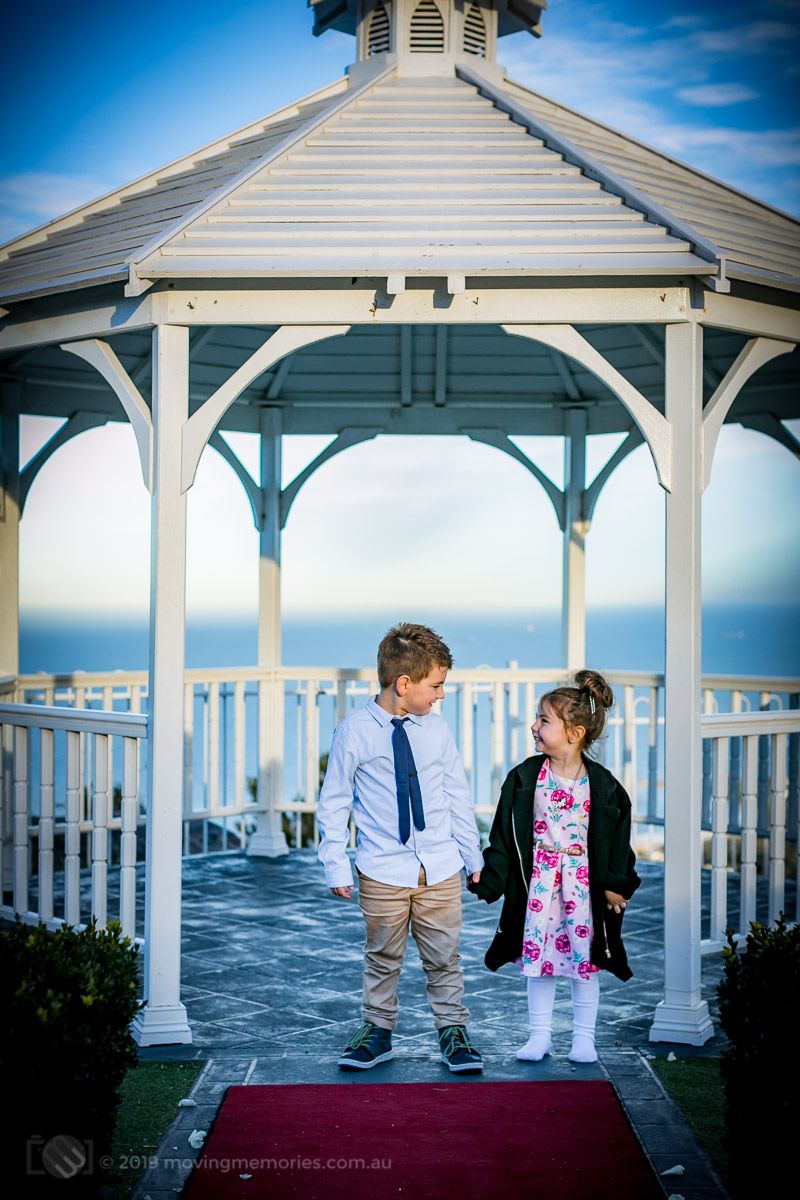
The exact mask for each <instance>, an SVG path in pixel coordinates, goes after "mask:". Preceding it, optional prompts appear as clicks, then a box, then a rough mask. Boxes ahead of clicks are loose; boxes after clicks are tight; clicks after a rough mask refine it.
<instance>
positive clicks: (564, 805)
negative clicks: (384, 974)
mask: <svg viewBox="0 0 800 1200" xmlns="http://www.w3.org/2000/svg"><path fill="white" fill-rule="evenodd" d="M574 803H575V797H574V796H569V795H568V796H567V798H566V800H562V801H561V807H562V808H572V806H573V804H574Z"/></svg>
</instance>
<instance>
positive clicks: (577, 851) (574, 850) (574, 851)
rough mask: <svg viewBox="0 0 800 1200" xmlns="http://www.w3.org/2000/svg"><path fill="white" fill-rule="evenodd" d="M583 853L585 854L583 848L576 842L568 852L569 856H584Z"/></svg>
mask: <svg viewBox="0 0 800 1200" xmlns="http://www.w3.org/2000/svg"><path fill="white" fill-rule="evenodd" d="M582 853H583V846H579V845H578V843H577V842H574V843H573V845H571V846H570V848H569V850H568V851H567V854H582Z"/></svg>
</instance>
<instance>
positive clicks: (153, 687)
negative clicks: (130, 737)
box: [133, 325, 192, 1046]
mask: <svg viewBox="0 0 800 1200" xmlns="http://www.w3.org/2000/svg"><path fill="white" fill-rule="evenodd" d="M188 415H189V331H188V329H186V328H184V327H178V326H172V325H164V326H159V327H157V328H156V329H155V330H154V331H153V498H152V503H151V524H150V700H149V723H148V749H149V769H148V789H149V794H148V803H147V859H146V884H145V981H144V995H145V1001H146V1007H145V1008H143V1009H142V1010H141V1012H139V1013H138V1015H137V1016H136V1018H135V1019H134V1022H133V1035H134V1038H135V1039H136V1041H137V1042H138V1043H139V1045H141V1046H156V1045H169V1044H172V1043H175V1042H191V1040H192V1035H191V1031H190V1029H189V1022H188V1020H187V1017H186V1009H185V1008H184V1006H183V1004H181V999H180V986H181V971H180V962H181V832H182V817H183V814H182V804H183V701H184V680H183V676H184V665H185V623H186V622H185V599H186V494H185V493H182V492H181V430H182V427H183V425H184V423H185V422H186V420H187V418H188Z"/></svg>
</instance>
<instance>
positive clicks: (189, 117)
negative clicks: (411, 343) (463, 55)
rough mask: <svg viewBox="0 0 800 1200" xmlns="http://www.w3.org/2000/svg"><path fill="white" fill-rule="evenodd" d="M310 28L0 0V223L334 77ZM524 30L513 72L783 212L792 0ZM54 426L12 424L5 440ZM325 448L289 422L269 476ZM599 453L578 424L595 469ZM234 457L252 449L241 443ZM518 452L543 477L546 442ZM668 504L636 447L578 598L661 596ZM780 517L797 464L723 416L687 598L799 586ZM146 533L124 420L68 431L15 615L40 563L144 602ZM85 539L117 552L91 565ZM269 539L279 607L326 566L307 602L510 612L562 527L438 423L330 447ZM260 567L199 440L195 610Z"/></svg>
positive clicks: (615, 484)
mask: <svg viewBox="0 0 800 1200" xmlns="http://www.w3.org/2000/svg"><path fill="white" fill-rule="evenodd" d="M311 23H312V17H311V14H310V13H309V12H308V10H307V9H306V6H305V4H304V3H303V0H284V2H283V3H274V2H269V0H266V2H262V3H249V4H246V3H245V4H237V3H235V2H232V3H229V4H227V5H224V6H222V5H218V4H212V3H210V2H209V0H195V2H194V3H191V4H188V3H168V4H163V3H162V4H158V5H156V4H155V3H152V2H151V0H141V2H140V3H138V4H137V5H135V6H125V7H124V8H123V7H114V6H109V5H107V4H105V3H104V4H100V3H82V4H81V3H79V4H77V5H75V6H71V7H67V6H64V5H62V4H54V3H45V4H39V5H35V6H34V5H29V6H27V7H24V6H15V11H14V13H13V16H12V17H11V18H10V24H11V28H10V29H9V28H8V26H9V19H7V22H6V30H7V34H8V37H7V44H8V47H9V49H8V52H7V55H6V62H5V63H4V74H5V80H4V84H5V86H4V92H5V95H6V96H14V97H17V98H18V99H17V103H16V104H15V107H14V112H13V119H8V114H7V119H6V121H5V123H4V127H3V130H2V135H1V136H0V147H1V150H0V162H1V163H2V174H0V240H6V239H9V238H11V237H14V236H16V235H17V234H19V233H22V232H24V231H26V230H27V229H29V228H32V227H33V226H35V225H38V224H41V223H42V222H43V221H46V220H49V219H50V218H52V217H54V216H58V215H59V214H60V213H62V212H64V211H66V210H68V209H70V208H72V207H74V206H76V205H78V204H80V203H83V202H84V201H87V200H90V199H92V198H94V197H95V196H97V195H99V194H102V193H103V192H105V191H108V190H110V189H112V188H114V187H117V186H119V185H121V184H123V183H125V182H127V181H129V180H131V179H134V178H136V177H137V176H139V175H141V174H143V173H145V172H147V171H150V170H152V169H153V168H154V167H157V166H158V165H161V164H163V163H166V162H168V161H170V160H171V159H174V158H177V157H178V156H180V155H182V154H185V153H186V152H188V151H191V150H192V149H194V148H196V147H200V146H202V145H204V144H206V143H208V142H211V141H213V140H214V139H216V138H218V137H220V136H222V135H224V134H226V133H229V132H231V131H232V130H233V129H236V128H238V127H240V126H243V125H246V124H248V123H250V122H252V121H254V120H255V119H256V118H257V117H259V116H261V115H264V114H266V113H268V112H269V111H271V110H272V109H274V108H277V107H279V106H280V105H282V104H285V103H286V102H288V101H290V100H292V99H295V98H299V97H301V96H302V95H304V94H307V93H308V92H311V91H313V90H315V89H316V88H317V87H319V86H322V85H323V84H325V83H328V82H330V81H332V80H334V79H335V78H337V77H338V76H339V75H340V74H341V73H342V70H343V68H344V67H345V65H346V64H347V63H348V62H350V61H351V59H352V57H353V54H354V44H353V41H352V39H350V38H348V37H346V36H343V35H339V34H335V33H334V34H326V35H325V36H323V37H322V38H319V39H315V38H313V37H312V36H311ZM543 26H544V36H543V38H542V39H541V40H539V41H535V40H534V39H532V38H530V37H528V36H527V35H515V36H514V37H511V38H506V39H504V40H503V42H501V49H500V55H499V57H500V59H501V61H502V62H503V63H504V64H505V66H506V67H507V68H508V71H509V74H510V75H511V76H512V77H513V78H516V79H518V80H520V81H521V82H524V83H526V84H528V85H530V86H532V87H534V88H536V89H537V90H540V91H542V92H544V93H545V94H547V95H552V96H554V97H555V98H557V99H558V100H560V101H562V102H564V103H567V104H569V105H572V106H574V107H576V108H579V109H580V110H582V111H584V112H586V113H587V114H589V115H591V116H594V117H596V118H598V119H600V120H603V121H606V122H607V123H609V124H611V125H614V126H616V127H618V128H622V129H624V130H625V131H626V132H628V133H630V134H633V135H634V136H636V137H639V138H641V139H642V140H643V141H646V142H649V143H650V144H652V145H655V146H657V147H659V148H661V149H663V150H665V151H667V152H669V153H671V154H673V155H675V156H676V157H678V158H681V159H683V160H685V161H687V162H690V163H692V164H694V165H697V166H699V167H701V168H702V169H703V170H705V171H707V172H708V173H709V174H711V175H714V176H717V177H719V178H722V179H724V180H726V181H727V182H729V183H732V184H734V185H735V186H737V187H740V188H741V189H743V190H745V191H748V192H751V193H752V194H754V195H756V196H758V197H760V198H762V199H764V200H766V201H767V202H769V203H771V204H774V205H775V206H777V207H779V208H782V209H784V210H786V211H790V212H792V213H794V214H797V215H800V114H799V113H798V90H799V89H798V82H799V76H800V65H799V64H800V53H799V52H798V50H799V49H800V38H799V37H798V31H800V0H764V2H763V3H760V4H759V5H757V6H753V5H752V4H746V3H742V2H740V0H734V2H732V3H728V4H725V5H720V4H714V5H711V4H702V3H701V4H690V3H688V2H686V0H675V2H673V3H666V2H662V0H652V2H651V3H650V4H648V5H647V6H646V7H645V6H643V5H642V4H641V3H639V4H634V3H629V2H627V0H610V2H609V3H589V2H588V0H552V3H551V7H550V10H549V11H548V12H547V13H545V16H544V22H543ZM52 427H53V426H52V423H50V422H45V421H33V420H30V421H26V422H25V429H24V439H23V440H24V449H23V453H24V455H29V454H30V453H33V452H34V450H35V448H36V447H37V446H38V445H39V444H41V441H42V440H43V438H45V437H46V436H47V435H48V433H49V431H50V430H51V429H52ZM795 431H797V425H795ZM248 443H249V444H248ZM320 444H321V442H320V440H315V439H290V440H289V442H288V444H287V447H286V458H287V470H286V474H287V477H291V476H292V475H293V474H294V473H295V472H296V471H297V470H299V469H300V468H301V467H302V466H303V465H304V462H305V461H307V459H308V458H309V457H310V456H311V455H312V454H313V453H315V452H316V450H317V449H318V448H319V446H320ZM614 444H615V443H614V442H613V441H608V440H606V439H595V440H594V444H593V445H592V446H591V447H590V461H591V463H592V464H593V465H594V468H595V469H596V468H597V467H599V465H600V463H601V461H602V459H603V458H604V457H605V456H606V455H607V454H608V453H610V452H611V450H612V449H613V446H614ZM237 448H238V449H240V451H241V453H242V455H243V457H245V458H247V457H248V456H249V457H250V458H252V457H253V455H254V445H253V444H252V442H251V441H250V440H249V439H239V440H238V443H237ZM526 448H527V449H529V450H530V451H533V452H535V453H536V455H537V461H538V462H539V463H540V465H541V466H543V467H544V468H545V469H546V470H548V472H549V473H550V474H551V475H552V476H553V477H554V478H555V479H558V478H559V476H560V473H561V447H560V445H559V444H558V443H556V442H545V441H544V440H542V441H540V442H537V443H534V442H532V441H530V440H527V447H526ZM400 478H402V480H403V483H402V485H399V484H398V483H397V480H398V479H400ZM65 496H68V497H69V503H68V504H65V503H63V498H64V497H65ZM398 505H400V506H402V508H403V513H404V522H403V525H404V532H405V535H406V538H407V542H406V544H405V545H404V547H403V553H404V560H405V561H408V563H409V564H410V570H409V571H408V572H407V573H405V574H404V576H403V579H402V581H400V580H398V578H397V572H396V571H395V570H393V564H392V561H391V559H390V558H389V557H388V556H387V550H386V537H385V530H386V525H387V521H389V520H391V519H392V516H393V514H396V512H397V507H398ZM663 508H664V503H663V494H662V493H661V490H660V489H659V488H658V487H657V485H656V482H655V477H654V474H653V470H652V466H651V463H650V460H649V457H648V455H647V453H646V451H645V450H643V449H640V450H639V451H637V452H636V453H634V454H633V455H632V456H631V457H630V459H629V460H628V461H627V462H626V463H625V464H624V465H623V467H621V468H620V469H619V470H618V471H617V472H616V474H615V475H614V477H613V479H612V481H611V483H610V484H609V485H608V487H607V489H606V491H605V492H604V494H603V497H602V498H601V501H600V504H599V506H598V510H597V514H596V519H595V523H594V526H593V529H592V532H591V534H590V539H589V555H588V590H589V597H590V601H591V602H593V603H595V604H602V605H614V604H620V603H651V602H658V601H660V599H661V596H662V594H663ZM431 511H435V512H436V514H437V520H436V522H435V524H432V523H431V521H430V513H431ZM798 511H800V464H798V463H797V461H796V460H794V459H793V458H792V456H791V455H790V454H789V453H788V452H787V451H786V450H784V449H782V448H781V447H778V446H776V445H775V444H773V443H771V442H769V441H768V440H767V439H765V438H763V437H761V436H760V435H758V434H755V433H748V432H745V431H742V430H737V429H731V430H728V429H726V430H724V431H723V435H722V437H721V439H720V444H719V448H718V452H717V460H716V462H715V468H714V476H713V478H712V483H711V487H710V488H709V490H708V492H707V494H706V497H705V501H704V523H705V539H704V541H705V548H704V572H705V595H706V597H707V599H709V600H712V601H713V600H719V601H721V600H730V599H732V598H735V599H736V600H740V601H761V600H766V599H774V600H780V601H783V602H787V601H789V600H791V599H792V598H794V597H796V596H797V595H798V594H800V548H798V542H797V534H796V528H797V513H798ZM148 530H149V521H148V504H147V497H146V495H145V493H144V491H143V489H142V487H141V482H140V479H139V477H138V476H137V466H136V456H135V449H134V444H133V438H132V436H131V433H130V430H129V429H127V428H126V427H108V428H106V429H103V430H98V431H93V432H91V433H89V434H86V435H83V437H81V438H79V439H77V440H76V441H75V442H73V443H71V444H70V445H69V446H67V447H65V448H64V449H62V450H61V451H59V453H58V455H56V456H55V458H54V459H53V460H52V461H51V463H50V464H49V465H48V467H47V468H46V470H45V471H44V472H43V473H42V475H41V477H40V478H39V480H38V481H37V483H36V485H35V487H34V489H33V490H32V492H31V496H30V499H29V503H28V509H27V510H26V514H25V517H24V519H23V531H22V584H21V587H22V600H23V606H24V607H25V608H26V609H27V610H28V611H35V610H40V609H50V610H52V606H53V600H52V580H53V578H54V577H58V578H59V579H60V597H59V604H60V605H61V607H62V608H64V609H69V610H74V611H86V610H92V609H95V610H98V611H100V610H102V611H108V610H109V607H112V608H116V609H120V610H122V609H126V610H129V611H142V610H143V609H144V608H145V607H146V604H147V577H146V564H147V558H148V555H147V539H148ZM354 530H355V531H357V534H356V536H354ZM98 546H103V547H109V546H110V547H112V549H111V550H110V551H107V550H105V549H104V552H103V555H101V556H98V553H97V547H98ZM284 549H285V571H284V596H285V604H286V608H287V611H289V612H297V613H300V612H302V611H305V610H307V609H308V608H310V607H312V606H313V605H314V604H316V603H318V600H319V580H320V578H324V579H325V580H326V587H327V594H326V604H327V605H328V606H329V607H330V608H331V609H332V610H333V611H343V612H345V611H349V612H351V611H353V610H354V609H358V608H360V607H361V608H376V607H377V608H385V607H386V605H387V604H389V605H391V604H392V603H396V604H397V605H399V606H401V607H402V606H403V605H405V604H408V605H414V604H418V603H419V602H420V598H421V597H424V599H425V602H426V604H427V605H428V606H429V607H434V608H438V609H439V610H442V611H446V610H461V611H476V610H477V611H485V610H487V609H491V610H496V611H502V610H513V611H523V610H525V609H526V608H528V607H530V608H531V609H541V608H544V607H550V606H553V605H555V604H557V603H558V599H559V586H558V579H559V576H560V538H559V535H558V531H557V529H556V527H555V521H554V519H553V516H552V510H551V509H550V507H549V504H548V502H547V501H546V500H545V499H544V497H543V494H542V493H541V490H540V489H539V488H538V486H537V485H536V484H535V482H534V481H533V480H532V479H531V477H530V476H529V475H527V474H526V473H525V472H524V471H523V470H522V469H521V468H520V467H518V465H517V464H515V463H513V462H512V461H511V460H509V459H508V458H506V457H504V456H502V455H500V454H498V453H497V452H495V451H492V450H491V449H489V448H487V447H481V446H476V445H472V444H469V445H467V444H465V443H463V442H461V441H458V440H455V439H417V440H415V441H414V442H410V441H409V440H407V439H399V438H395V439H390V438H384V439H378V440H377V441H375V442H372V443H368V444H367V445H364V446H360V447H356V448H354V449H353V450H351V451H349V452H347V453H345V454H344V455H341V456H339V458H338V459H335V460H333V461H332V462H331V463H329V464H328V465H327V466H326V467H325V468H323V470H322V471H321V472H320V473H319V474H318V475H317V476H316V477H315V478H314V479H313V480H312V482H311V483H310V484H309V485H307V486H306V488H305V489H303V492H302V493H301V495H300V497H299V499H298V500H297V502H296V504H295V506H294V508H293V510H292V514H291V517H290V520H289V524H288V526H287V530H286V536H285V547H284ZM476 556H477V560H478V561H479V562H480V569H479V570H476ZM98 558H100V559H101V560H102V561H98ZM256 561H257V541H256V536H255V532H254V530H253V528H252V521H251V520H250V517H249V510H248V508H247V505H246V502H245V499H244V494H243V492H242V491H241V488H240V486H239V485H238V483H237V481H236V480H235V478H234V477H233V475H232V473H231V472H230V470H229V468H227V467H226V466H225V465H224V464H223V463H222V461H221V460H220V459H219V458H218V456H216V455H215V454H214V453H213V452H207V453H206V454H205V455H204V458H203V462H202V465H201V471H200V473H199V476H198V482H197V484H196V486H195V488H194V489H193V491H192V493H191V496H190V530H189V592H188V599H189V606H190V609H192V610H193V611H215V610H220V609H224V610H227V611H232V610H237V611H241V612H251V611H252V610H253V609H254V606H255V595H256ZM365 564H370V569H369V571H367V570H366V567H365Z"/></svg>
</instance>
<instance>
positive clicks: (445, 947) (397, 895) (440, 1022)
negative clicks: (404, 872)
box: [358, 868, 469, 1029]
mask: <svg viewBox="0 0 800 1200" xmlns="http://www.w3.org/2000/svg"><path fill="white" fill-rule="evenodd" d="M358 880H359V882H358V901H359V904H360V906H361V911H362V912H363V914H364V921H365V923H366V927H367V931H366V932H367V936H366V941H365V943H364V995H363V1002H362V1014H363V1020H365V1021H371V1022H372V1023H373V1025H378V1026H380V1028H381V1029H394V1027H395V1025H396V1024H397V1013H398V1009H399V1005H398V1002H397V984H398V980H399V978H400V969H401V967H402V965H403V959H404V957H405V952H406V946H407V945H408V930H409V927H410V928H411V933H412V935H413V937H414V941H415V942H416V943H417V948H418V950H419V956H420V958H421V959H422V966H423V969H424V971H425V976H426V987H427V992H428V1002H429V1004H430V1006H431V1011H432V1013H433V1018H434V1024H435V1025H436V1028H437V1029H443V1028H444V1027H445V1025H466V1024H467V1022H468V1020H469V1011H468V1010H467V1009H466V1008H465V1007H464V1005H463V1004H462V1003H461V999H462V997H463V995H464V976H463V973H462V971H461V958H460V956H459V953H458V942H459V938H460V936H461V872H460V871H459V872H457V873H456V874H455V875H451V876H450V878H449V879H443V880H442V881H441V883H435V884H433V886H432V887H428V886H427V884H426V882H425V871H424V869H423V868H420V873H419V884H418V886H417V887H413V888H403V887H395V886H393V885H392V884H388V883H378V882H377V880H375V879H369V878H368V877H367V876H366V875H362V874H361V873H360V872H359V877H358Z"/></svg>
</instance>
